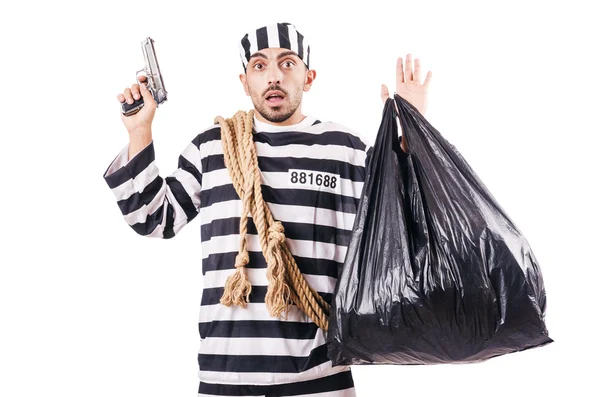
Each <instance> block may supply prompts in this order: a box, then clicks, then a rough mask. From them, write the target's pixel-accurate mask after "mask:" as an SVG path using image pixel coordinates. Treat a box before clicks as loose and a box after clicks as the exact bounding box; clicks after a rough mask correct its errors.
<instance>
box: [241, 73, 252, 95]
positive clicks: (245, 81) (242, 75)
mask: <svg viewBox="0 0 600 397" xmlns="http://www.w3.org/2000/svg"><path fill="white" fill-rule="evenodd" d="M240 81H241V82H242V85H243V86H244V92H246V96H250V93H249V92H248V84H247V80H246V74H244V73H240Z"/></svg>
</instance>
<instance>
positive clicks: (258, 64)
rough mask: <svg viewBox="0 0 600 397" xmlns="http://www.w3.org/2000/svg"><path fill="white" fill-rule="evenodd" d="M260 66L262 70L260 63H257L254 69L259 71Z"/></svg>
mask: <svg viewBox="0 0 600 397" xmlns="http://www.w3.org/2000/svg"><path fill="white" fill-rule="evenodd" d="M259 66H260V67H261V68H262V64H260V63H257V64H256V65H254V68H255V69H258V67H259Z"/></svg>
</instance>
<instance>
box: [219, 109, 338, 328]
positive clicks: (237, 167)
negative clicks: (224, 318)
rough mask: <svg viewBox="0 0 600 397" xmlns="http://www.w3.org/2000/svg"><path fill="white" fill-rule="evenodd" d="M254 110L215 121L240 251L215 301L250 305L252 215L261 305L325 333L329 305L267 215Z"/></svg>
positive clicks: (226, 304) (283, 236) (267, 208)
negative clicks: (263, 287)
mask: <svg viewBox="0 0 600 397" xmlns="http://www.w3.org/2000/svg"><path fill="white" fill-rule="evenodd" d="M253 121H254V110H250V111H249V112H248V113H246V112H244V111H243V110H240V111H238V112H237V113H236V114H235V115H234V116H233V117H232V118H229V119H224V118H223V117H221V116H217V117H216V118H215V123H219V125H220V126H221V141H222V144H223V154H224V159H225V166H226V167H227V170H228V171H229V175H230V177H231V180H232V181H233V186H234V187H235V190H236V192H237V194H238V196H239V197H240V199H241V200H242V203H243V211H242V216H241V218H240V249H239V252H238V255H237V256H236V259H235V268H236V271H235V272H234V273H233V274H231V275H230V276H229V277H228V278H227V281H226V283H225V290H224V292H223V296H222V297H221V300H220V302H221V303H222V304H223V305H225V306H231V305H237V306H241V307H246V303H247V302H250V298H249V297H250V293H251V292H252V285H251V284H250V281H249V279H248V277H247V275H246V271H245V266H246V265H247V264H248V262H250V257H249V256H248V243H247V240H246V235H247V233H248V214H251V215H252V219H253V221H254V224H255V225H256V229H257V232H258V237H259V240H260V247H261V250H262V253H263V256H264V257H265V260H266V262H267V280H268V287H267V294H266V296H265V303H266V305H267V308H268V310H269V314H270V315H271V317H278V316H279V315H281V313H283V312H284V311H285V312H286V319H287V312H288V311H289V310H290V308H291V306H292V304H295V305H296V306H298V308H300V310H302V311H303V312H304V313H306V314H307V315H308V316H309V317H310V319H311V320H312V321H313V322H314V323H315V324H317V326H318V327H319V328H322V329H323V330H325V331H327V329H328V328H329V317H328V316H329V308H330V305H329V303H327V302H326V301H325V300H324V299H323V297H321V296H320V295H319V294H318V293H317V292H316V291H315V290H314V289H313V288H312V287H311V286H310V285H309V284H308V283H307V282H306V279H305V278H304V275H303V274H302V273H301V272H300V269H298V265H297V263H296V261H295V260H294V257H293V256H292V253H291V252H290V250H289V248H288V246H287V244H286V243H285V234H284V228H283V225H282V224H281V222H279V221H276V220H275V219H274V218H273V215H272V214H271V211H270V209H269V207H268V206H267V203H266V202H265V201H264V200H263V197H262V190H261V183H260V181H261V179H260V169H259V168H258V159H257V155H256V148H255V146H254V140H253V134H252V124H253Z"/></svg>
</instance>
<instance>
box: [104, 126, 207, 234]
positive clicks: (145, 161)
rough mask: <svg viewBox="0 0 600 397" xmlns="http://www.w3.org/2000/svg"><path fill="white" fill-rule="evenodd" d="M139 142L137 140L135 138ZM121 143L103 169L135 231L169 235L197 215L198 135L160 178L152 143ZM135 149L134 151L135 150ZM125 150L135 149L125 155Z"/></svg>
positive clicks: (198, 197)
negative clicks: (135, 145) (117, 153)
mask: <svg viewBox="0 0 600 397" xmlns="http://www.w3.org/2000/svg"><path fill="white" fill-rule="evenodd" d="M138 144H139V145H140V146H141V142H138ZM132 147H133V144H132V143H131V142H130V144H129V145H127V146H126V147H124V148H123V149H122V150H121V152H120V153H119V155H117V157H116V158H115V159H114V160H113V161H112V162H111V164H110V165H109V167H108V169H107V170H106V172H105V173H104V180H105V181H106V183H107V184H108V186H109V188H110V189H111V191H112V192H113V194H114V195H115V198H116V200H117V205H118V206H119V208H120V210H121V213H122V214H123V217H124V218H125V221H126V222H127V224H129V226H131V228H132V229H133V230H135V231H136V233H138V234H140V235H142V236H147V237H158V238H165V239H168V238H171V237H174V236H175V235H176V234H177V232H179V230H181V229H182V228H183V226H185V225H186V224H188V223H189V222H190V221H191V220H192V219H194V218H195V217H196V215H198V213H199V211H200V191H201V189H202V164H201V161H200V144H199V139H198V137H197V138H196V139H194V140H193V141H192V142H190V143H189V144H188V145H187V147H186V148H185V150H183V152H182V153H181V155H180V156H179V162H178V168H177V170H176V171H175V172H173V173H172V174H171V175H170V176H168V177H166V178H162V177H161V176H160V175H159V170H158V167H157V165H156V162H155V157H154V143H153V142H152V141H150V143H149V144H148V145H146V146H145V147H143V148H142V149H141V150H138V148H137V147H136V148H133V149H132ZM135 152H137V153H135ZM129 153H135V154H134V156H133V157H131V158H129Z"/></svg>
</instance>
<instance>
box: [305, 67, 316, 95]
mask: <svg viewBox="0 0 600 397" xmlns="http://www.w3.org/2000/svg"><path fill="white" fill-rule="evenodd" d="M316 78H317V71H316V70H314V69H311V70H309V71H308V72H307V73H306V79H305V80H304V91H305V92H308V91H309V90H310V87H311V86H312V83H313V81H315V79H316Z"/></svg>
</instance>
